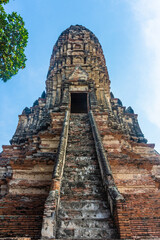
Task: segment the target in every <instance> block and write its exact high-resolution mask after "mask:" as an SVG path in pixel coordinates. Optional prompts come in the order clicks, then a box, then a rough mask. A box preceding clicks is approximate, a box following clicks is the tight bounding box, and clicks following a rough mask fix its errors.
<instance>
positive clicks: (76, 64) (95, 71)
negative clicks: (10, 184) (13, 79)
mask: <svg viewBox="0 0 160 240" xmlns="http://www.w3.org/2000/svg"><path fill="white" fill-rule="evenodd" d="M72 92H81V93H83V92H85V93H87V99H88V109H92V110H94V111H95V112H106V114H107V116H108V117H107V119H108V120H107V123H108V126H109V127H111V128H112V129H114V130H115V131H116V130H117V131H120V132H121V133H123V134H125V135H126V136H127V137H128V138H129V139H131V140H133V141H135V142H146V139H144V136H143V134H142V132H141V130H140V128H139V125H138V122H137V115H136V114H134V112H133V110H132V108H131V107H129V108H128V109H126V108H125V107H124V106H122V102H121V101H120V100H119V99H118V98H114V96H113V94H112V93H110V80H109V75H108V71H107V67H106V63H105V58H104V55H103V51H102V47H101V45H100V43H99V41H98V39H97V38H96V37H95V35H94V34H93V33H92V32H91V31H89V30H88V29H87V28H85V27H83V26H80V25H76V26H71V27H69V28H68V29H66V30H65V31H64V32H62V34H61V35H60V37H59V38H58V41H57V42H56V44H55V46H54V48H53V53H52V56H51V60H50V67H49V71H48V74H47V80H46V98H39V99H38V101H36V102H35V104H34V106H33V107H31V108H30V109H28V108H25V109H24V111H23V113H22V115H20V116H19V123H18V127H17V130H16V133H15V134H14V136H13V138H12V140H11V143H21V142H24V141H25V140H26V138H28V137H31V136H32V135H33V134H35V133H37V132H38V131H40V130H41V129H45V128H47V126H48V125H49V124H50V115H49V113H50V112H59V111H60V112H63V111H64V110H65V109H70V107H71V93H72Z"/></svg>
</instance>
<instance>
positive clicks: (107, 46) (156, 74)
mask: <svg viewBox="0 0 160 240" xmlns="http://www.w3.org/2000/svg"><path fill="white" fill-rule="evenodd" d="M5 9H6V11H7V12H11V11H16V12H18V13H19V14H20V15H21V16H22V17H23V19H24V21H25V24H26V28H27V29H28V32H29V41H28V46H27V48H26V56H27V59H28V60H27V62H26V68H25V69H24V70H20V71H19V73H18V74H17V75H16V76H14V77H13V78H12V79H11V80H9V81H8V82H7V83H3V82H0V96H1V101H0V114H1V115H0V116H1V117H0V151H1V145H8V144H9V140H10V139H11V138H12V136H13V134H14V132H15V130H16V126H17V123H18V115H19V114H21V113H22V110H23V109H24V108H25V107H26V106H27V107H31V106H32V104H33V102H34V101H35V100H36V99H37V98H38V97H39V96H40V95H41V93H42V92H43V90H44V89H45V80H46V75H47V71H48V67H49V61H50V56H51V53H52V49H53V46H54V44H55V42H56V41H57V38H58V37H59V35H60V34H61V32H62V31H64V30H65V29H66V28H68V27H69V26H70V25H74V24H80V25H84V26H85V27H87V28H89V29H90V30H91V31H92V32H93V33H94V34H95V35H96V36H97V37H98V39H99V41H100V43H101V45H102V48H103V51H104V55H105V58H106V64H107V68H108V71H109V76H110V80H111V91H112V92H113V94H114V96H115V97H118V98H120V99H121V101H122V103H123V105H124V106H126V107H128V106H132V108H133V109H134V111H135V113H137V114H138V119H139V123H140V126H141V129H142V131H143V133H144V135H145V137H146V138H147V139H148V143H155V144H156V150H157V151H159V152H160V141H159V139H160V94H159V91H160V67H159V66H160V46H159V45H160V44H159V42H160V28H159V26H160V16H159V10H160V1H159V0H152V1H148V0H132V1H131V0H81V1H76V0H58V1H55V0H45V1H44V0H23V1H22V0H10V3H9V4H7V5H6V6H5Z"/></svg>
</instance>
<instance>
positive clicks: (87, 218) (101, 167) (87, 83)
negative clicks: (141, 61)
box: [0, 25, 160, 240]
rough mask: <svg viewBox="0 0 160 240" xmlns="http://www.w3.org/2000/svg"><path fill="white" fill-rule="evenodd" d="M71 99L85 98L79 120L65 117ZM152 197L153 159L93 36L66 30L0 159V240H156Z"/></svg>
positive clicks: (156, 162)
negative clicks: (118, 95) (39, 89)
mask: <svg viewBox="0 0 160 240" xmlns="http://www.w3.org/2000/svg"><path fill="white" fill-rule="evenodd" d="M72 93H74V94H77V95H76V96H77V99H78V98H79V104H80V102H81V99H80V94H79V93H84V94H85V96H86V106H87V107H86V108H87V112H86V113H85V114H78V115H75V114H73V113H70V112H71V96H72ZM78 94H79V95H78ZM74 108H76V106H74ZM76 111H77V112H78V111H80V110H79V106H78V105H77V109H76ZM159 199H160V155H159V154H158V153H157V152H156V151H155V150H154V145H153V144H147V140H146V139H145V138H144V136H143V133H142V131H141V129H140V127H139V124H138V120H137V115H136V114H135V113H134V111H133V109H132V108H131V107H128V108H126V107H125V106H123V104H122V102H121V101H120V99H118V98H115V97H114V95H113V94H112V93H111V92H110V80H109V75H108V71H107V67H106V64H105V58H104V55H103V51H102V47H101V45H100V43H99V41H98V39H97V38H96V37H95V35H94V34H93V33H92V32H91V31H89V30H88V29H86V28H85V27H83V26H79V25H76V26H71V27H70V28H68V29H66V30H65V31H64V32H63V33H62V34H61V35H60V37H59V38H58V41H57V42H56V44H55V46H54V48H53V53H52V56H51V61H50V67H49V71H48V75H47V80H46V94H45V93H43V94H42V96H41V97H40V98H38V100H36V101H35V102H34V104H33V106H32V107H31V108H27V107H26V108H25V109H24V110H23V112H22V114H21V115H20V116H19V123H18V126H17V129H16V132H15V134H14V136H13V138H12V140H11V145H10V146H3V152H2V153H0V237H1V239H3V240H4V239H7V237H8V239H21V237H22V239H23V240H33V239H41V240H48V239H50V240H51V239H56V238H59V239H64V238H65V239H77V238H78V239H115V238H121V239H158V238H160V217H159V216H160V203H159Z"/></svg>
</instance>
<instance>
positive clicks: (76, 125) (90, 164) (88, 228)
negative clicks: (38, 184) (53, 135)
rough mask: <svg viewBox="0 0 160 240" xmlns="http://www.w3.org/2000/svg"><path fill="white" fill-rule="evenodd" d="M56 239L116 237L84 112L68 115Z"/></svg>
mask: <svg viewBox="0 0 160 240" xmlns="http://www.w3.org/2000/svg"><path fill="white" fill-rule="evenodd" d="M57 222H58V223H57V236H56V238H57V239H115V238H116V239H117V238H118V237H117V233H116V229H115V226H114V223H113V219H112V217H111V215H110V210H109V207H108V204H107V201H106V194H105V192H104V190H103V186H102V180H101V175H100V169H99V166H98V160H97V156H96V151H95V146H94V140H93V136H92V132H91V127H90V123H89V119H88V114H71V118H70V126H69V136H68V145H67V153H66V162H65V166H64V175H63V179H62V187H61V198H60V208H59V213H58V220H57Z"/></svg>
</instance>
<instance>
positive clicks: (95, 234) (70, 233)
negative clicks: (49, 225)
mask: <svg viewBox="0 0 160 240" xmlns="http://www.w3.org/2000/svg"><path fill="white" fill-rule="evenodd" d="M57 237H59V238H65V237H66V238H67V239H77V238H79V239H93V238H94V239H106V238H112V239H113V238H115V237H117V236H116V234H115V231H114V230H113V229H109V230H108V229H107V230H106V229H99V228H78V229H66V228H60V229H59V231H58V233H57Z"/></svg>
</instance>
